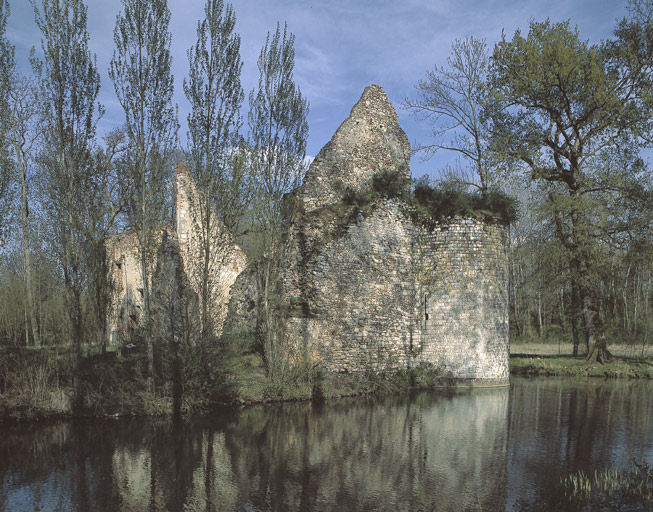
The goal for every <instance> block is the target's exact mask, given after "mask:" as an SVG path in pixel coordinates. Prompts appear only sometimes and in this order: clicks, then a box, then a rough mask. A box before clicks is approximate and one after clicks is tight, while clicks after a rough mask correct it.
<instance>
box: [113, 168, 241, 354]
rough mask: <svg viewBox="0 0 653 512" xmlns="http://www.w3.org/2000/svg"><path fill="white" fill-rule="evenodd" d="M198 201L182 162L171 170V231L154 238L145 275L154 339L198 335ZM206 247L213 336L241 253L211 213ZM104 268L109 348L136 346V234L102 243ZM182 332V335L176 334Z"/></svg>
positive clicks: (139, 283) (139, 324) (139, 325)
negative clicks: (173, 179) (173, 192)
mask: <svg viewBox="0 0 653 512" xmlns="http://www.w3.org/2000/svg"><path fill="white" fill-rule="evenodd" d="M203 199H204V196H203V194H202V192H201V191H199V190H198V189H197V187H196V185H195V183H194V182H193V179H192V177H191V176H190V174H189V173H188V171H187V169H186V167H185V166H184V164H183V162H179V164H178V166H177V177H176V197H175V212H176V214H175V227H174V228H170V227H161V228H160V229H159V230H158V231H157V233H156V237H155V238H156V241H155V244H154V245H155V247H154V250H153V251H152V252H153V254H154V257H153V258H152V261H151V269H150V273H149V276H150V280H151V282H150V290H152V306H151V312H152V329H153V332H154V335H155V336H157V335H159V336H164V335H170V334H171V331H175V330H179V331H180V335H183V336H187V337H188V338H189V339H190V341H191V342H192V339H193V338H195V337H196V336H197V334H198V332H199V331H200V329H201V325H200V321H199V318H200V314H199V312H200V311H201V308H202V302H201V296H202V294H201V289H202V277H201V276H202V272H201V269H202V261H203V260H202V257H201V253H200V248H201V246H202V244H203V235H202V230H201V229H200V219H201V218H202V216H203V209H206V206H205V203H204V201H203ZM212 219H213V220H212V221H211V225H210V236H209V237H208V243H209V244H210V247H209V253H210V257H209V274H210V275H209V279H208V286H209V290H210V296H211V299H210V300H211V307H210V316H211V318H210V321H211V326H212V331H213V333H214V334H215V335H219V334H220V333H221V331H222V324H223V322H224V318H225V315H226V312H227V304H228V302H229V297H230V289H231V285H232V284H233V282H234V281H235V280H236V277H237V276H238V274H240V272H242V270H243V269H244V268H245V266H246V263H247V258H246V257H245V253H244V252H243V251H242V250H241V249H240V247H238V246H237V245H236V244H235V243H234V239H233V237H232V236H231V234H230V233H229V232H228V231H227V230H226V228H225V227H224V225H223V224H222V223H221V222H220V220H219V219H218V218H217V215H216V214H215V212H212ZM105 247H106V253H107V267H108V269H109V279H110V281H111V284H112V287H111V288H112V290H111V297H110V304H109V308H108V312H107V338H108V340H109V343H110V344H114V345H122V344H125V343H135V344H138V342H139V341H141V339H142V337H143V334H144V333H143V329H144V326H143V319H142V308H143V278H142V272H141V263H140V253H139V239H138V232H135V231H129V232H126V233H121V234H119V235H116V236H113V237H111V238H109V239H108V240H107V241H106V244H105ZM181 331H183V332H181Z"/></svg>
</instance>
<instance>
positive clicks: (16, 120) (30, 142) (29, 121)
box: [7, 74, 41, 346]
mask: <svg viewBox="0 0 653 512" xmlns="http://www.w3.org/2000/svg"><path fill="white" fill-rule="evenodd" d="M7 98H8V101H9V115H10V118H9V123H8V124H9V127H10V131H9V138H10V141H11V145H12V149H13V155H14V158H15V164H16V168H17V170H18V174H19V176H20V220H21V228H22V245H23V265H24V271H25V316H26V323H29V327H28V326H27V325H26V326H25V344H26V345H29V332H30V328H31V331H32V339H33V342H34V345H35V346H40V344H41V340H40V336H39V329H38V324H37V320H36V313H35V311H34V284H33V279H32V262H31V251H30V238H31V237H30V210H29V198H30V193H29V184H30V181H31V175H32V172H31V168H32V167H33V164H34V160H33V157H34V153H35V150H36V144H37V142H38V140H39V138H40V136H41V127H40V123H39V101H38V90H37V87H36V85H35V84H34V83H33V82H32V81H31V80H29V79H27V78H23V77H19V76H18V75H16V74H13V75H12V82H11V85H10V87H9V90H8V92H7Z"/></svg>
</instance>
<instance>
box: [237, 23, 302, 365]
mask: <svg viewBox="0 0 653 512" xmlns="http://www.w3.org/2000/svg"><path fill="white" fill-rule="evenodd" d="M294 42H295V37H294V35H293V34H288V27H287V25H284V29H283V34H282V33H281V27H280V25H279V24H278V23H277V29H276V31H275V33H274V35H273V36H272V37H271V38H270V33H268V36H267V38H266V41H265V46H264V47H263V48H262V50H261V53H260V55H259V59H258V69H259V73H260V76H259V81H258V89H257V90H256V91H254V90H253V91H251V92H250V94H249V104H250V112H249V117H248V122H249V129H250V138H251V144H252V151H253V155H252V160H253V166H254V172H255V181H256V187H257V189H258V194H259V201H258V202H257V208H256V212H255V215H256V218H257V221H258V223H259V225H260V227H261V230H262V236H261V242H262V254H261V258H260V262H259V270H260V271H259V289H260V291H261V302H260V313H259V322H260V324H261V325H260V332H261V335H262V336H263V343H264V350H265V356H266V360H267V368H268V371H269V372H270V375H271V376H272V377H273V378H274V377H276V373H278V371H280V368H281V367H282V365H283V355H284V354H283V350H282V348H281V346H280V345H281V343H282V342H283V340H282V337H283V335H282V333H281V332H279V329H277V327H276V326H275V325H273V311H272V309H273V304H272V294H273V291H274V283H275V282H276V279H275V278H276V272H277V269H278V262H279V256H280V252H281V248H280V242H281V220H282V218H281V203H282V199H283V195H284V194H285V193H287V192H290V191H291V190H292V189H293V188H295V187H296V186H297V185H298V184H299V182H300V179H301V176H302V174H303V173H304V171H305V164H304V157H305V155H306V139H307V137H308V124H307V122H306V117H307V116H308V108H309V106H308V101H307V100H306V99H305V98H304V97H303V96H302V94H301V91H300V89H299V87H298V86H297V85H296V84H295V82H294V79H293V70H294V67H295V49H294Z"/></svg>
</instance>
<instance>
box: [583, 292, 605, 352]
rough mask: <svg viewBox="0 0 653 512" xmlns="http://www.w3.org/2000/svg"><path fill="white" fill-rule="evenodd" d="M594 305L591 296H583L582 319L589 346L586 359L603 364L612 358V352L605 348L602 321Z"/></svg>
mask: <svg viewBox="0 0 653 512" xmlns="http://www.w3.org/2000/svg"><path fill="white" fill-rule="evenodd" d="M595 306H596V303H595V301H593V300H592V297H591V296H590V295H589V294H587V295H585V297H584V298H583V321H584V323H585V331H586V333H587V343H588V345H589V347H590V348H589V350H588V352H587V358H586V360H587V361H592V362H596V363H601V364H603V363H606V362H609V361H611V360H612V354H611V353H610V351H609V350H608V348H607V345H606V342H605V334H604V332H603V322H601V317H600V315H599V314H598V311H597V310H596V307H595Z"/></svg>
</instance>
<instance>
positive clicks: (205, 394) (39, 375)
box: [0, 346, 653, 421]
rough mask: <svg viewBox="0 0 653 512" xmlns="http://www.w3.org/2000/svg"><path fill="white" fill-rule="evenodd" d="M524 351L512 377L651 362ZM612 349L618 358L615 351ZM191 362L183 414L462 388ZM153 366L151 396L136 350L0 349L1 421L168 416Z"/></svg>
mask: <svg viewBox="0 0 653 512" xmlns="http://www.w3.org/2000/svg"><path fill="white" fill-rule="evenodd" d="M548 348H549V349H550V348H551V347H548ZM529 349H533V346H528V347H520V346H514V347H513V350H512V352H513V353H512V355H511V359H510V371H511V374H512V375H521V376H565V377H577V378H587V377H601V378H630V379H634V378H639V379H653V357H651V356H646V357H632V356H626V355H621V356H620V357H618V358H617V359H615V361H613V362H611V363H608V364H604V365H599V364H595V363H593V364H589V363H587V362H585V360H584V358H583V357H576V358H574V357H572V356H571V355H569V354H562V355H557V354H555V353H551V351H550V350H549V351H548V353H547V350H546V348H545V349H543V348H539V353H536V354H533V353H528V350H529ZM615 352H616V353H617V354H622V353H623V351H620V350H619V349H617V350H615ZM199 359H201V358H200V357H198V354H196V353H191V354H190V355H188V354H187V355H186V356H185V360H184V363H183V364H182V365H181V366H182V369H181V371H180V377H179V379H180V383H179V389H182V394H181V397H182V398H181V400H180V404H179V408H180V410H181V412H182V413H183V414H187V415H188V414H194V413H197V412H203V411H207V410H209V409H210V408H212V407H214V406H217V405H227V406H236V407H238V406H243V405H252V404H262V403H274V402H288V401H304V400H315V401H319V400H331V399H338V398H343V397H352V396H363V395H372V394H376V395H378V394H394V393H399V392H402V391H408V390H424V389H433V388H439V387H461V386H462V387H465V386H466V384H467V383H460V382H457V381H456V382H453V381H451V380H449V379H443V378H442V376H441V375H440V374H439V373H438V371H437V369H436V368H432V367H428V366H420V367H417V368H413V369H411V370H400V371H396V372H385V373H381V374H378V373H372V372H370V373H358V374H328V373H324V372H320V371H318V370H316V369H313V368H310V369H309V368H302V367H296V368H294V369H291V370H289V371H287V372H286V373H285V374H284V375H282V376H278V377H277V378H275V379H271V378H269V376H267V375H266V372H265V367H264V364H263V361H262V359H261V357H260V356H259V355H257V354H255V353H237V354H231V355H229V357H228V359H227V362H228V364H223V367H222V368H221V369H220V368H217V369H216V367H215V365H203V366H202V365H199V364H198V360H199ZM155 366H156V368H157V377H156V379H155V391H154V392H152V391H150V390H149V388H148V381H147V378H146V367H147V362H146V359H145V356H144V355H143V354H124V355H122V354H118V353H116V352H108V353H105V354H99V353H93V352H89V353H86V354H85V355H84V357H83V359H82V365H81V367H80V370H79V372H76V371H75V364H74V360H73V357H72V353H71V350H70V349H69V348H68V347H46V348H41V349H24V348H9V347H0V421H2V420H22V419H36V420H39V419H46V418H68V417H72V416H87V417H122V416H167V415H170V414H171V413H172V410H173V404H174V396H173V395H174V393H173V390H174V387H175V386H174V382H173V380H174V379H173V378H172V377H171V375H173V372H172V371H171V369H170V368H171V362H170V360H169V358H168V359H167V360H166V358H165V357H161V358H160V359H157V361H156V365H155ZM205 370H208V371H209V373H208V374H207V373H205ZM75 390H77V392H75Z"/></svg>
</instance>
